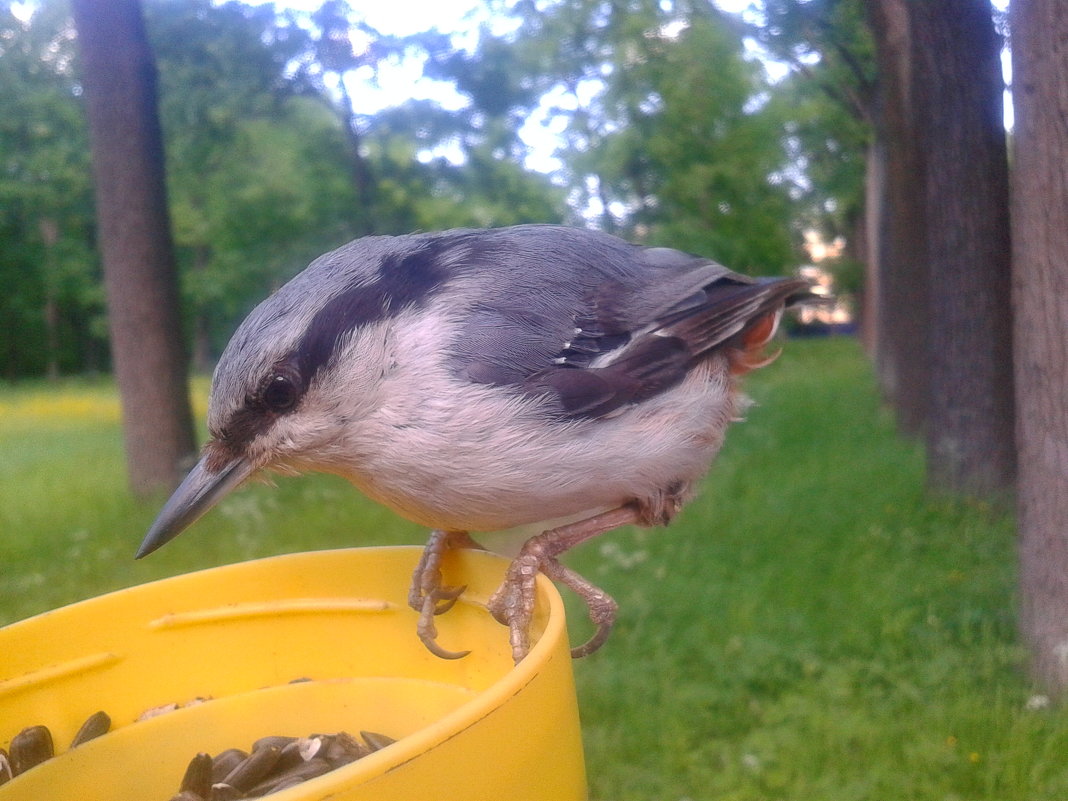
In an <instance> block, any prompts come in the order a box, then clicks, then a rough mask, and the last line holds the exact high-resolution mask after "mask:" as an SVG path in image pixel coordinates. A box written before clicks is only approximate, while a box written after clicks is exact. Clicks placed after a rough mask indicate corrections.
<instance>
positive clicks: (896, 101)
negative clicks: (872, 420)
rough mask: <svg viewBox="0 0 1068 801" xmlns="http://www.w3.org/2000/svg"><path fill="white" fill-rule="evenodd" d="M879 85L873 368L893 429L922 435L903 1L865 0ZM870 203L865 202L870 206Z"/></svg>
mask: <svg viewBox="0 0 1068 801" xmlns="http://www.w3.org/2000/svg"><path fill="white" fill-rule="evenodd" d="M867 2H868V11H869V18H870V20H871V27H872V32H873V34H874V37H875V51H876V61H877V64H878V68H879V86H878V92H877V97H876V107H875V132H874V135H875V143H874V145H873V147H874V151H873V155H872V159H871V160H869V167H872V166H874V167H875V170H874V172H875V174H874V176H872V175H869V180H874V181H876V183H875V184H874V187H873V193H874V194H875V195H876V196H877V201H876V202H875V204H874V206H873V214H874V219H873V223H874V225H873V226H872V227H869V229H868V233H869V237H870V238H871V241H872V243H873V252H872V260H873V266H872V269H873V271H874V275H875V276H876V277H877V279H878V286H877V288H876V303H877V304H878V305H877V308H876V314H875V319H876V325H878V333H877V334H876V337H875V341H876V344H877V351H876V370H877V373H878V375H879V379H880V383H881V385H882V389H883V393H884V394H885V396H886V397H887V398H888V399H889V401H890V402H891V404H892V405H893V407H894V411H895V412H896V414H897V420H898V424H899V425H900V427H901V429H902V430H903V431H904V432H905V433H907V434H911V435H918V434H920V433H921V432H922V431H923V427H924V418H925V417H926V414H927V399H928V393H929V389H928V381H927V377H928V369H927V347H928V339H927V305H928V304H927V289H928V265H927V263H926V261H925V255H926V253H925V248H926V245H925V241H926V219H925V216H924V204H923V198H924V182H923V179H924V167H923V154H922V151H921V148H920V146H919V142H918V136H917V129H918V128H919V123H918V120H917V117H916V114H915V110H914V109H913V107H912V97H911V91H910V90H911V75H912V66H913V61H912V55H913V54H912V35H911V31H910V30H909V24H908V23H909V20H908V6H909V2H908V0H867ZM870 200H871V198H869V202H870Z"/></svg>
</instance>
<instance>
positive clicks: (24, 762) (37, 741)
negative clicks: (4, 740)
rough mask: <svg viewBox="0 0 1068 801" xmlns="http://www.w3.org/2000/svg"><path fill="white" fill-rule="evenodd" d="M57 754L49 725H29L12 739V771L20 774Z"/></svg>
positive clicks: (16, 774)
mask: <svg viewBox="0 0 1068 801" xmlns="http://www.w3.org/2000/svg"><path fill="white" fill-rule="evenodd" d="M54 754H55V748H54V746H53V745H52V732H50V731H49V730H48V727H47V726H29V727H28V728H25V729H23V730H22V731H20V732H19V733H18V734H16V735H15V736H14V737H13V738H12V740H11V772H12V774H13V775H15V776H18V775H19V774H20V773H25V772H26V771H28V770H29V769H30V768H32V767H34V766H36V765H40V764H41V763H42V762H44V761H45V760H48V759H51V758H52V756H53V755H54Z"/></svg>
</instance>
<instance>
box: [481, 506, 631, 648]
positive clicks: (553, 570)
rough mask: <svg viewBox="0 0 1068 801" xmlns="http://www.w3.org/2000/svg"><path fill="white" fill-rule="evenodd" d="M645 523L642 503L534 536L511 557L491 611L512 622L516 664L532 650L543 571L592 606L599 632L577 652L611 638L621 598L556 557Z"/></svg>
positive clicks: (505, 620) (492, 602) (490, 602)
mask: <svg viewBox="0 0 1068 801" xmlns="http://www.w3.org/2000/svg"><path fill="white" fill-rule="evenodd" d="M641 522H644V519H643V516H642V513H641V510H640V508H639V506H638V505H637V504H627V505H626V506H620V507H619V508H617V509H611V510H609V511H607V512H602V513H601V514H598V515H594V516H593V517H589V518H587V519H585V520H580V521H578V522H577V523H570V524H568V525H566V526H560V527H559V528H553V529H549V530H548V531H545V532H543V533H541V534H539V535H538V536H536V537H531V538H530V539H529V540H527V542H526V543H525V544H524V545H523V548H522V550H521V551H520V552H519V555H518V556H517V557H516V558H515V559H514V560H513V561H512V564H511V565H509V567H508V572H507V573H506V574H505V578H504V582H503V583H502V584H501V586H500V588H498V590H497V591H496V592H495V593H494V594H493V596H492V597H491V598H490V599H489V603H488V604H487V606H488V607H489V610H490V613H491V614H492V615H493V616H494V617H495V618H496V619H497V620H498V621H500V622H501V623H503V624H504V625H506V626H508V639H509V642H510V643H511V646H512V658H513V659H514V660H515V662H516V664H519V662H520V661H522V659H523V657H525V656H526V655H527V652H528V651H529V650H530V634H529V628H530V621H531V619H532V617H533V615H534V582H535V580H536V578H537V576H538V571H539V570H540V571H542V572H544V573H545V575H547V576H548V577H549V578H551V579H554V580H556V581H559V582H560V583H562V584H564V585H565V586H567V587H570V588H571V589H572V590H574V591H575V592H576V593H577V594H578V595H579V597H581V598H582V599H583V600H584V601H585V602H586V606H587V607H588V608H589V612H590V619H591V620H592V621H593V622H594V625H596V626H597V633H596V634H594V635H593V638H592V639H591V640H590V641H589V642H587V643H586V644H585V645H581V646H579V647H578V648H575V649H574V650H573V651H572V656H576V657H578V656H586V655H587V654H590V653H593V652H594V651H595V650H597V649H598V648H599V647H600V646H601V645H602V644H603V643H604V641H605V640H606V639H607V638H608V633H609V632H610V631H611V630H612V624H613V623H614V622H615V617H616V609H617V605H616V602H615V601H613V600H612V598H611V597H610V596H609V595H608V594H607V593H606V592H605V591H604V590H602V589H600V588H599V587H596V586H594V585H593V584H591V583H590V582H589V581H587V580H586V579H584V578H583V577H582V576H580V575H579V574H578V573H575V572H574V571H573V570H570V569H569V568H566V567H564V566H563V565H562V564H561V563H560V562H559V561H558V560H557V558H556V557H557V556H559V555H560V554H562V553H563V552H564V551H566V550H568V549H570V548H574V547H575V546H576V545H580V544H581V543H583V542H586V541H587V540H590V539H593V538H594V537H596V536H597V535H599V534H603V533H604V532H606V531H611V530H612V529H614V528H619V527H620V526H626V525H631V524H634V523H641Z"/></svg>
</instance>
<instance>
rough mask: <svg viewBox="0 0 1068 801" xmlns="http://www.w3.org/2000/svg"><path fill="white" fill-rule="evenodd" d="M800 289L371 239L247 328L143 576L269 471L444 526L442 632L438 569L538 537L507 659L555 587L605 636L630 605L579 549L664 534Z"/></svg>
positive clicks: (491, 236) (711, 264)
mask: <svg viewBox="0 0 1068 801" xmlns="http://www.w3.org/2000/svg"><path fill="white" fill-rule="evenodd" d="M814 297H815V296H814V295H813V292H812V286H811V285H810V283H809V282H808V281H807V280H804V279H801V278H797V277H777V278H762V279H758V278H752V277H749V276H746V275H742V274H739V273H736V272H732V271H731V270H729V269H727V268H726V267H724V266H722V265H721V264H719V263H717V262H715V261H713V260H711V259H708V258H704V257H701V256H697V255H693V254H690V253H686V252H683V251H681V250H676V249H672V248H667V247H653V246H645V245H640V244H633V243H630V242H627V241H625V240H623V239H621V238H618V237H616V236H614V235H610V234H608V233H604V232H599V231H593V230H586V229H581V228H577V227H568V226H561V225H544V224H538V225H533V224H532V225H517V226H510V227H501V228H488V229H454V230H448V231H442V232H423V233H412V234H404V235H397V236H367V237H363V238H360V239H356V240H354V241H352V242H350V243H348V244H346V245H343V246H342V247H340V248H338V249H336V250H333V251H331V252H329V253H326V254H325V255H323V256H320V257H319V258H317V259H315V260H314V261H313V262H312V263H311V264H310V265H309V266H308V267H307V268H306V269H304V270H303V271H302V272H300V273H299V274H297V275H296V276H295V277H294V278H292V279H291V280H290V281H289V282H288V283H285V284H284V285H283V286H282V287H281V288H279V289H278V290H277V291H275V292H274V293H273V294H271V295H269V296H268V297H267V298H266V299H265V300H263V301H262V303H260V304H259V305H258V306H257V307H256V308H255V309H254V310H253V311H252V312H251V313H250V314H249V315H248V317H247V318H246V319H245V320H244V321H243V322H242V323H241V324H240V325H239V326H238V328H237V330H236V331H235V333H234V335H233V337H232V338H231V340H230V341H229V343H228V344H227V346H226V347H225V349H224V350H223V352H222V354H221V356H220V358H219V361H218V363H217V365H216V368H215V371H214V373H213V376H212V382H211V390H210V397H209V404H208V419H207V424H208V431H209V434H210V438H209V439H208V441H207V442H206V444H205V445H204V447H203V449H202V451H201V453H200V456H199V459H198V461H197V462H196V464H195V466H194V467H193V468H192V470H191V471H190V472H189V474H188V475H187V476H186V478H185V479H184V480H183V481H182V482H181V484H180V485H179V486H178V488H177V489H176V490H175V491H174V493H173V495H172V496H171V497H170V499H169V500H168V501H167V502H166V503H165V504H164V506H163V507H162V509H161V511H160V512H159V515H158V517H157V518H156V520H155V522H154V523H153V524H152V525H151V527H150V528H149V530H148V532H147V534H146V535H145V538H144V541H143V543H142V544H141V547H140V549H139V550H138V551H137V554H136V556H137V558H141V557H144V556H146V555H147V554H149V553H151V552H152V551H154V550H156V549H157V548H159V547H160V546H162V545H163V544H164V543H166V542H168V541H170V540H171V539H172V538H174V537H175V536H177V535H178V534H179V533H180V532H182V531H183V530H185V529H186V528H187V527H189V526H190V525H191V524H192V523H193V522H194V521H195V520H196V519H198V518H199V517H200V516H201V515H202V514H204V513H205V512H207V511H208V510H209V509H210V508H211V507H213V506H214V505H215V504H216V503H217V502H218V501H219V500H220V499H221V498H222V497H224V496H225V495H227V494H228V493H230V492H231V491H232V490H234V489H235V488H236V487H238V486H239V485H241V484H243V483H244V482H245V481H246V480H248V479H250V478H251V477H252V476H253V475H256V474H260V473H262V472H264V471H269V472H277V473H283V474H296V473H305V472H310V471H318V472H327V473H333V474H337V475H340V476H343V477H344V478H346V479H348V480H349V481H350V482H351V483H352V484H353V485H355V487H356V488H357V489H359V490H360V491H362V492H363V493H364V494H365V495H367V496H368V497H370V498H372V499H373V500H375V501H378V502H380V503H382V504H384V505H386V506H388V507H391V508H392V509H393V510H395V511H396V512H397V513H399V514H400V515H402V516H403V517H405V518H408V519H409V520H411V521H414V522H416V523H418V524H420V525H423V526H426V527H428V528H430V529H431V535H430V537H429V540H428V542H427V544H426V546H425V548H424V550H423V552H422V555H421V557H420V559H419V561H418V564H417V566H416V569H415V571H414V574H413V579H412V584H411V587H410V590H409V596H408V601H409V603H410V605H411V606H412V607H413V609H415V610H416V611H417V612H418V613H419V617H418V623H417V626H416V629H417V635H418V637H419V638H420V639H421V640H422V642H423V643H424V644H425V645H426V647H427V648H428V649H430V651H431V652H433V653H434V654H436V655H438V656H440V657H442V658H448V659H452V658H460V657H462V656H465V655H466V654H467V653H468V652H467V651H450V650H447V649H445V648H444V647H442V646H441V645H440V644H438V643H437V629H436V626H435V616H436V615H439V614H442V613H445V612H447V611H448V609H449V608H450V607H451V606H452V605H453V604H454V603H455V602H456V600H457V599H458V598H459V597H460V595H461V594H462V592H463V591H464V589H465V588H464V587H463V586H446V585H444V584H443V579H442V575H441V571H440V564H441V559H442V557H443V555H444V554H445V553H446V552H447V551H448V550H450V549H453V548H481V547H482V546H481V545H480V544H479V543H478V541H477V540H476V539H475V537H474V536H473V534H479V533H482V532H496V531H505V530H512V529H516V530H520V531H524V530H527V531H529V530H530V528H529V527H531V526H533V527H534V528H533V531H534V532H536V533H535V534H534V535H533V536H527V535H523V536H524V542H523V544H522V547H521V548H520V549H519V552H518V554H517V555H515V557H514V558H513V559H512V561H511V562H510V563H509V566H508V568H507V570H506V572H505V576H504V580H503V581H502V583H501V585H500V587H499V589H497V591H496V592H495V593H493V594H492V596H491V597H490V598H489V601H488V604H487V606H488V609H489V611H490V613H491V614H492V615H493V616H494V617H495V618H496V619H497V620H498V621H500V622H501V623H502V624H504V625H505V626H507V627H508V642H509V647H510V650H511V654H512V658H513V659H514V661H515V662H516V663H517V664H518V663H519V662H520V661H521V660H522V659H523V658H524V657H525V656H526V654H527V653H528V651H529V649H530V647H531V643H530V633H529V627H530V624H531V621H532V616H533V610H534V585H535V580H536V578H537V575H538V573H544V574H545V575H547V576H548V577H549V578H550V579H552V580H553V581H556V582H558V583H560V584H562V585H564V586H565V587H568V588H570V589H571V590H573V591H574V592H576V593H577V594H578V595H579V596H580V597H581V598H582V599H583V600H584V601H585V603H586V606H587V611H588V613H589V617H590V620H591V621H592V623H593V625H594V629H595V632H594V634H593V635H592V637H591V638H590V639H589V641H588V642H586V643H584V644H582V645H579V646H577V647H575V648H574V649H572V655H573V656H575V657H579V656H585V655H587V654H589V653H592V652H593V651H595V650H597V649H598V648H599V647H600V646H601V645H602V644H603V643H604V642H605V640H606V639H607V638H608V636H609V633H610V631H611V629H612V626H613V624H614V622H615V619H616V616H617V611H618V605H617V604H616V602H615V601H614V600H613V599H612V597H611V596H610V595H609V594H608V593H606V592H605V591H604V590H602V589H601V588H599V587H597V586H596V585H594V584H593V583H592V582H590V581H589V580H587V579H586V578H584V577H583V576H581V575H580V574H579V573H577V572H576V571H574V570H572V569H571V568H569V567H567V566H566V565H565V564H564V563H563V562H561V561H560V556H561V555H562V554H563V553H564V552H565V551H567V550H569V549H571V548H573V547H575V546H577V545H579V544H580V543H583V542H586V541H588V540H590V539H592V538H594V537H597V536H599V535H601V534H603V533H605V532H607V531H610V530H612V529H616V528H619V527H620V526H625V525H639V526H663V525H667V524H668V523H669V522H670V521H671V520H672V518H673V517H674V516H675V515H676V514H677V513H678V511H679V510H680V509H681V508H682V507H683V505H684V504H685V503H686V502H687V501H689V500H690V499H691V498H693V497H694V495H695V494H696V490H697V487H698V485H699V483H700V482H701V481H702V479H703V478H704V476H705V475H706V473H707V472H708V471H709V469H710V466H711V464H712V462H713V460H714V458H715V456H716V454H717V453H718V451H719V450H720V447H721V445H722V444H723V440H724V436H725V433H726V431H727V428H728V426H729V425H730V424H731V423H732V422H734V421H736V420H738V419H739V418H740V417H741V415H742V412H743V410H744V407H745V404H746V401H745V396H744V394H743V393H742V391H741V389H740V384H739V382H740V379H741V377H742V376H743V375H744V374H745V373H747V372H749V371H750V370H753V369H755V368H757V367H761V366H764V365H765V364H767V363H769V362H770V361H771V360H772V359H773V358H774V356H775V355H777V354H773V355H772V356H768V355H766V350H767V346H768V345H769V343H770V342H771V340H772V338H773V336H774V335H775V332H776V329H777V328H778V326H779V322H780V319H781V316H782V314H783V310H784V309H786V308H788V307H791V306H794V305H796V304H799V303H805V302H808V301H811V300H813V299H814Z"/></svg>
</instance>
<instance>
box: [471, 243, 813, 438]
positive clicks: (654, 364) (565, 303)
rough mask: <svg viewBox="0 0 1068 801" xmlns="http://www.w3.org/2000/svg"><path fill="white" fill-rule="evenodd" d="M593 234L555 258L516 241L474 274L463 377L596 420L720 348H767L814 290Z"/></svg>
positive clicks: (558, 246)
mask: <svg viewBox="0 0 1068 801" xmlns="http://www.w3.org/2000/svg"><path fill="white" fill-rule="evenodd" d="M528 235H533V233H532V232H528ZM545 235H546V236H549V235H552V232H551V231H548V232H546V234H545ZM589 236H590V239H589V240H588V241H587V240H585V239H583V240H581V241H580V240H571V241H570V242H567V243H561V242H559V241H554V242H553V243H552V244H553V246H554V247H553V248H548V249H546V248H544V245H543V246H542V249H541V250H540V254H544V253H545V252H547V250H548V251H551V252H552V254H553V258H552V259H550V260H546V259H545V258H544V255H541V258H540V260H539V259H538V255H539V252H536V251H533V250H532V251H531V253H523V252H522V248H519V250H518V251H516V252H515V253H513V254H512V255H511V256H510V257H509V258H506V259H504V260H503V261H504V262H506V263H505V264H503V265H502V263H501V261H498V262H497V264H496V265H495V268H494V269H491V270H490V273H491V275H492V277H490V278H487V276H486V274H483V275H482V276H481V278H480V279H479V281H480V283H479V284H478V289H477V290H473V291H477V292H479V293H480V297H479V299H478V301H476V302H475V303H474V304H473V307H472V309H471V311H470V314H469V316H468V320H467V322H466V324H465V325H464V328H463V332H462V336H461V340H460V341H459V342H457V343H456V344H455V347H454V354H455V356H456V358H457V360H458V367H459V369H460V371H461V373H462V374H464V375H465V376H466V377H467V378H468V379H469V380H471V381H474V382H477V383H485V384H494V385H500V386H514V387H517V388H519V389H521V390H522V391H523V392H526V393H531V394H537V395H540V396H544V397H546V399H547V400H549V401H550V402H551V403H552V405H554V406H555V407H556V409H557V411H558V413H560V414H561V415H562V416H564V417H587V418H588V417H602V416H605V415H608V414H611V413H612V412H614V411H616V410H618V409H620V408H621V407H624V406H626V405H629V404H633V403H638V402H641V401H643V400H646V399H648V398H651V397H653V396H655V395H657V394H658V393H660V392H663V391H665V390H667V389H669V388H670V387H672V386H674V385H675V384H677V383H679V382H680V381H681V380H682V379H683V378H684V377H685V376H686V374H687V373H688V372H689V371H690V370H691V369H692V368H693V367H694V366H695V365H696V364H698V363H699V362H700V361H701V360H702V359H704V358H706V357H708V356H709V355H710V354H711V353H713V352H715V351H717V350H718V349H721V348H726V349H728V352H730V350H731V349H735V348H743V349H744V348H746V347H750V346H754V345H763V344H764V342H765V341H766V339H767V338H768V337H770V335H771V334H772V333H773V332H774V328H775V325H774V323H775V322H776V321H777V316H778V313H779V312H780V311H781V310H782V309H783V308H784V307H785V306H788V305H791V304H793V303H796V302H801V301H803V300H806V299H807V298H809V297H810V294H809V284H808V283H807V282H806V281H802V280H800V279H792V278H783V279H769V280H757V279H753V278H748V277H746V276H741V275H738V274H736V273H732V272H731V271H729V270H727V269H726V268H724V267H722V266H721V265H718V264H715V263H714V262H710V261H707V260H704V259H700V258H698V257H695V256H690V255H688V254H684V253H681V252H680V251H673V250H669V249H666V248H653V249H643V248H639V247H634V246H630V245H625V244H623V243H619V240H615V239H612V238H610V237H609V238H598V236H599V235H589ZM609 240H611V241H610V242H609ZM616 243H618V244H616ZM563 245H566V247H564V246H563ZM520 262H521V263H522V264H523V265H524V267H525V269H523V270H522V271H516V269H515V266H514V265H515V264H516V263H520ZM535 271H536V272H535ZM480 272H481V271H480ZM535 277H536V279H535V280H532V279H534V278H535ZM769 315H772V317H770V318H769ZM748 331H753V332H756V334H754V335H753V336H750V337H749V340H753V339H759V340H760V341H759V342H758V343H755V342H751V341H748V340H747V338H746V333H747V332H748Z"/></svg>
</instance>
